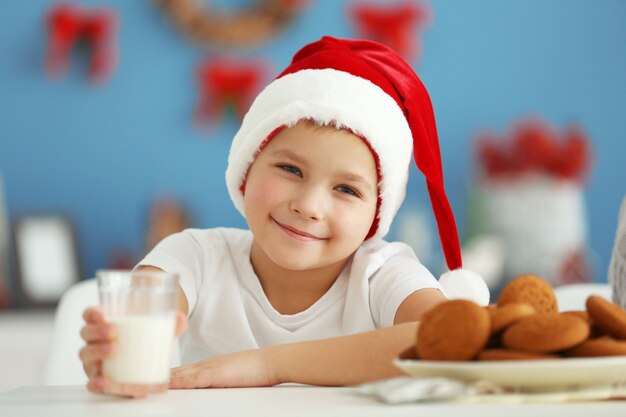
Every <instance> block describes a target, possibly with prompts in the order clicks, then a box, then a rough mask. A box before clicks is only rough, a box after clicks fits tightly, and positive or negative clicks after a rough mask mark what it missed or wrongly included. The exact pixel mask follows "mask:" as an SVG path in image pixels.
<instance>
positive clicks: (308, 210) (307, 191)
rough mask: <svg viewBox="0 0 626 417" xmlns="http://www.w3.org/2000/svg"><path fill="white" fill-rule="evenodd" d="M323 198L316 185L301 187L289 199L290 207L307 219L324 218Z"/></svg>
mask: <svg viewBox="0 0 626 417" xmlns="http://www.w3.org/2000/svg"><path fill="white" fill-rule="evenodd" d="M325 205H326V203H325V198H324V196H323V192H322V190H320V189H319V188H316V187H302V188H301V190H300V192H299V193H298V194H297V195H296V196H295V197H294V198H293V199H292V200H291V204H290V206H291V207H290V208H291V210H292V211H293V212H294V213H297V214H298V215H299V216H301V217H304V218H306V219H309V220H322V219H323V218H324V212H325V209H324V206H325Z"/></svg>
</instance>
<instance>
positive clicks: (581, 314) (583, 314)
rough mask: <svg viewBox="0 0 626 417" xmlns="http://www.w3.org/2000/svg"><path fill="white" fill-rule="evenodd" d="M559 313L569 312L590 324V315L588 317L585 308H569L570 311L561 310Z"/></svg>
mask: <svg viewBox="0 0 626 417" xmlns="http://www.w3.org/2000/svg"><path fill="white" fill-rule="evenodd" d="M561 314H571V315H573V316H576V317H580V318H581V319H583V320H585V321H586V322H587V323H589V325H591V323H592V322H591V317H589V313H588V312H587V310H571V311H562V312H561Z"/></svg>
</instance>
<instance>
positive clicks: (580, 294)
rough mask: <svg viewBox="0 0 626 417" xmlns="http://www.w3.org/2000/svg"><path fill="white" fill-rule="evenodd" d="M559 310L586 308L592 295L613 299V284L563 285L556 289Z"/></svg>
mask: <svg viewBox="0 0 626 417" xmlns="http://www.w3.org/2000/svg"><path fill="white" fill-rule="evenodd" d="M554 293H555V294H556V300H557V302H558V305H559V311H572V310H584V309H585V302H586V301H587V298H588V297H589V296H590V295H599V296H601V297H604V298H606V299H607V300H609V301H612V299H611V286H610V285H609V284H599V283H590V284H570V285H562V286H560V287H556V288H555V289H554Z"/></svg>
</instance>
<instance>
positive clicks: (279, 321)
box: [81, 37, 489, 396]
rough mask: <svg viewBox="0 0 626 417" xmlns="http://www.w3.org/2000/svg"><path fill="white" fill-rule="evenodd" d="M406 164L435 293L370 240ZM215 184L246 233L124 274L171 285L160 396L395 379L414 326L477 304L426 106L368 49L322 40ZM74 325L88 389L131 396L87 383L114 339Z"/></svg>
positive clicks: (223, 234) (180, 249)
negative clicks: (422, 210) (172, 303)
mask: <svg viewBox="0 0 626 417" xmlns="http://www.w3.org/2000/svg"><path fill="white" fill-rule="evenodd" d="M412 151H413V152H414V156H415V161H416V164H417V166H418V168H419V169H420V170H421V171H422V173H424V175H425V177H426V181H427V184H428V190H429V196H430V198H431V202H432V205H433V210H434V213H435V218H436V220H437V224H438V227H439V231H440V237H441V241H442V246H443V249H444V254H445V255H446V261H447V263H448V266H449V268H450V270H451V272H449V273H448V274H447V275H446V276H444V277H442V278H441V279H440V281H439V282H438V281H437V280H436V279H435V277H434V276H433V275H432V274H431V273H430V272H429V271H428V270H427V269H426V268H425V267H424V266H423V265H422V264H421V263H420V262H419V260H418V259H417V257H416V256H415V255H414V253H413V252H412V250H411V249H410V248H409V246H408V245H406V244H404V243H400V242H392V243H389V242H385V241H384V240H382V238H383V236H384V235H385V234H386V233H387V231H388V230H389V227H390V224H391V221H392V219H393V217H394V216H395V214H396V212H397V210H398V209H399V207H400V205H401V203H402V201H403V199H404V195H405V189H406V183H407V179H408V168H409V163H410V160H411V154H412V153H413V152H412ZM226 180H227V185H228V190H229V193H230V196H231V198H232V199H233V202H234V203H235V206H236V207H237V209H238V210H239V211H240V212H241V213H242V214H243V215H244V216H245V218H246V220H247V222H248V226H249V230H239V229H228V228H216V229H205V230H198V229H195V230H194V229H190V230H186V231H184V232H182V233H178V234H176V235H172V236H170V237H168V238H166V239H164V240H163V241H162V242H161V243H160V244H159V245H157V247H156V248H155V249H154V250H153V251H152V252H151V253H150V254H148V255H147V256H146V258H144V259H143V260H142V261H141V262H140V264H139V265H138V267H140V268H156V269H160V270H165V271H168V272H177V273H179V274H180V277H181V281H180V287H181V288H180V300H181V302H180V310H181V314H182V316H184V317H186V318H187V320H188V328H187V330H186V331H185V333H184V334H183V335H182V337H181V341H180V346H181V356H182V362H183V363H184V364H185V365H183V366H181V367H178V368H175V369H174V370H172V379H171V387H172V388H199V387H231V386H264V385H274V384H277V383H281V382H299V383H306V384H318V385H346V384H355V383H360V382H364V381H369V380H373V379H381V378H386V377H390V376H394V375H399V374H400V371H399V370H397V369H396V368H394V366H393V364H392V359H393V358H394V357H397V356H398V355H399V354H400V353H401V352H403V351H405V350H407V349H409V348H410V347H411V346H413V345H414V344H415V337H416V333H417V328H418V324H417V322H418V321H419V320H420V318H421V316H422V315H423V314H424V312H426V311H427V310H428V309H430V308H431V307H432V306H434V305H436V304H437V303H440V302H442V301H444V300H445V299H446V296H447V297H448V298H470V299H474V300H475V301H477V302H479V303H481V304H487V303H488V300H489V291H488V289H487V287H486V285H485V283H484V282H483V281H482V279H480V277H478V276H476V275H475V274H472V273H470V272H469V271H465V270H462V269H460V268H461V256H460V248H459V242H458V236H457V232H456V227H455V225H454V217H453V215H452V211H451V209H450V206H449V203H448V201H447V197H446V195H445V191H444V186H443V175H442V169H441V161H440V157H439V147H438V139H437V131H436V127H435V120H434V114H433V110H432V106H431V104H430V98H429V96H428V93H427V91H426V89H425V88H424V86H423V85H422V83H421V81H420V80H419V78H418V77H417V75H416V74H415V73H414V72H413V70H412V69H411V68H410V67H409V66H408V64H406V63H405V62H404V61H403V60H402V59H401V58H400V57H399V56H398V55H397V54H396V53H395V52H393V51H392V50H390V49H389V48H387V47H385V46H383V45H380V44H378V43H375V42H371V41H362V40H343V39H335V38H329V37H325V38H322V39H321V40H320V41H317V42H314V43H312V44H310V45H307V46H305V47H304V48H303V49H302V50H301V51H300V52H298V53H297V54H296V55H295V56H294V59H293V61H292V63H291V65H290V66H289V67H288V68H287V69H286V70H285V71H284V72H283V73H282V74H281V75H280V76H279V77H278V78H277V79H276V80H274V81H273V82H272V83H271V84H270V85H269V86H268V87H267V88H266V89H265V90H264V91H263V92H262V93H261V94H259V96H258V97H257V99H256V100H255V102H254V103H253V104H252V106H251V108H250V110H249V112H248V113H247V115H246V117H245V118H244V121H243V123H242V126H241V129H240V130H239V132H238V133H237V135H236V136H235V138H234V140H233V144H232V147H231V152H230V155H229V164H228V168H227V171H226ZM444 294H445V295H444ZM85 317H86V321H87V325H86V326H85V328H84V329H83V333H82V335H83V338H84V339H85V341H86V342H87V346H86V347H85V348H84V349H83V350H82V351H81V359H82V360H83V364H84V366H85V370H86V372H87V374H88V375H89V377H90V382H89V384H88V387H89V389H90V390H92V391H94V392H102V391H105V392H114V393H121V394H124V395H131V396H132V395H133V393H132V392H131V393H129V392H119V391H116V389H115V388H112V387H111V385H110V384H109V383H108V381H107V380H106V379H105V378H104V377H103V376H102V375H101V361H102V359H103V358H104V357H106V356H107V355H110V354H111V351H112V350H114V344H115V337H114V329H113V328H112V327H111V325H109V324H107V323H105V322H104V320H103V317H102V315H101V314H100V313H99V312H98V310H94V309H92V310H88V311H87V312H86V314H85ZM107 329H109V330H110V332H109V333H108V335H107V336H102V335H103V333H106V330H107Z"/></svg>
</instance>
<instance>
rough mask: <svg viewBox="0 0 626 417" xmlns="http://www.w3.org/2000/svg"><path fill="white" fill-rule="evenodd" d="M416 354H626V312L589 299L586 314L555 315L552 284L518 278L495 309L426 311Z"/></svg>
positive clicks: (446, 306) (454, 305)
mask: <svg viewBox="0 0 626 417" xmlns="http://www.w3.org/2000/svg"><path fill="white" fill-rule="evenodd" d="M416 353H417V355H418V357H419V359H424V360H439V361H468V360H516V359H557V358H561V357H590V356H615V355H626V311H625V310H623V309H622V308H621V307H619V306H618V305H617V304H613V303H611V302H610V301H608V300H606V299H604V298H602V297H600V296H595V295H593V296H590V297H589V298H588V299H587V302H586V310H582V311H568V312H561V313H559V312H558V306H557V300H556V296H555V295H554V291H553V290H552V287H551V286H550V284H549V283H548V282H547V281H545V280H543V279H541V278H539V277H537V276H534V275H522V276H520V277H517V278H516V279H514V280H513V281H511V282H510V283H509V284H508V285H507V286H506V287H505V288H504V289H503V290H502V293H501V295H500V299H499V300H498V303H497V304H496V305H490V306H487V307H481V306H479V305H478V304H475V303H473V302H472V301H468V300H451V301H447V302H444V303H442V304H439V305H437V306H436V307H434V308H433V309H432V310H430V311H429V312H427V313H426V314H425V315H424V318H423V320H422V323H421V325H420V327H419V330H418V337H417V345H416Z"/></svg>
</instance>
